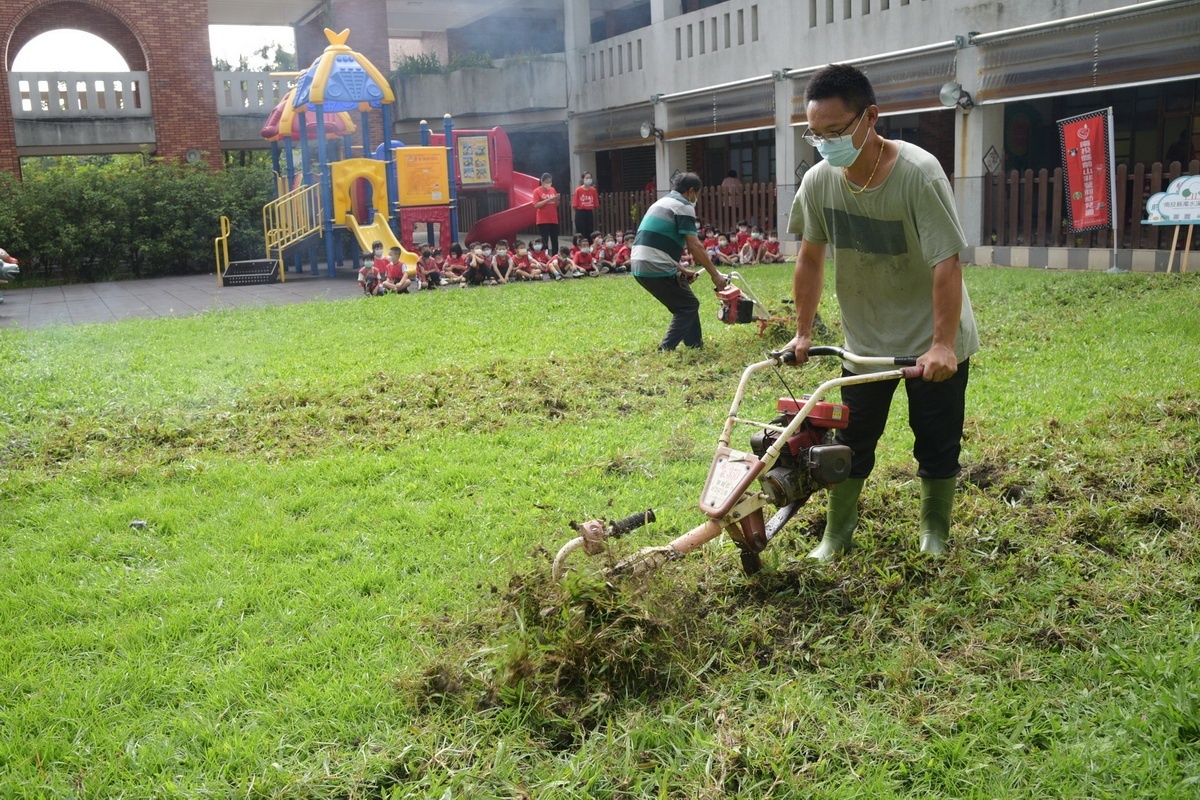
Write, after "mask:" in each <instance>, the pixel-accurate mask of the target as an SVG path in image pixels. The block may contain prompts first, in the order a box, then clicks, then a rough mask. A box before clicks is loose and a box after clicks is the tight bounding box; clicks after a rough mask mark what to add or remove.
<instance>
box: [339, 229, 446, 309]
mask: <svg viewBox="0 0 1200 800" xmlns="http://www.w3.org/2000/svg"><path fill="white" fill-rule="evenodd" d="M371 248H372V252H370V253H364V254H363V265H362V269H360V270H359V271H358V285H359V286H361V287H362V290H363V292H364V293H365V294H367V295H370V296H378V295H382V294H405V293H407V294H415V293H416V292H419V291H421V290H422V289H436V288H437V287H439V286H442V285H443V284H444V283H445V278H443V271H442V266H441V263H440V262H441V260H442V259H441V255H442V251H441V250H435V249H431V248H430V247H428V246H424V247H422V248H421V256H420V258H419V259H418V260H417V267H416V271H415V272H414V273H413V274H411V275H410V274H409V273H408V268H407V267H406V266H405V264H404V262H402V261H401V260H400V248H399V247H393V248H391V249H390V250H388V254H387V258H384V257H383V242H374V243H372V245H371Z"/></svg>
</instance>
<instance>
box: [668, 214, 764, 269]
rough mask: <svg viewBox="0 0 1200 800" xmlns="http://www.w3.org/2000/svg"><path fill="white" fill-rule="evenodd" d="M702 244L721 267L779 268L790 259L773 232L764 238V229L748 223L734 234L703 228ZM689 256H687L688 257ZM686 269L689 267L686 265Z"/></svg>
mask: <svg viewBox="0 0 1200 800" xmlns="http://www.w3.org/2000/svg"><path fill="white" fill-rule="evenodd" d="M699 236H700V241H701V242H703V243H704V249H705V250H707V251H708V257H709V258H711V259H712V262H713V264H715V265H716V266H718V267H721V266H726V267H735V266H738V265H741V264H779V263H782V262H784V261H786V260H787V259H786V258H785V257H784V255H783V253H780V252H779V237H778V236H776V235H775V231H771V232H770V233H768V234H767V235H766V236H765V237H764V236H763V230H762V228H760V227H758V226H757V225H754V226H751V225H749V224H747V223H746V221H745V220H741V221H739V222H738V224H737V230H736V231H735V232H732V233H725V232H723V231H718V230H717V229H716V228H715V227H713V226H712V225H704V226H702V227H701V228H700V234H699ZM685 255H686V253H685ZM685 266H687V265H686V264H685Z"/></svg>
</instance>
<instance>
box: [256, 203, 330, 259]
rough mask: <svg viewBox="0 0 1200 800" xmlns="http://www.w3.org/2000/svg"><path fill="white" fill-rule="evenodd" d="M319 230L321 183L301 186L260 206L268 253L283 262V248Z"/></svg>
mask: <svg viewBox="0 0 1200 800" xmlns="http://www.w3.org/2000/svg"><path fill="white" fill-rule="evenodd" d="M320 232H321V186H320V184H313V185H311V186H301V187H300V188H299V189H296V190H294V191H291V192H288V193H287V194H285V195H282V196H281V197H279V198H278V199H276V200H272V201H271V202H269V203H267V204H266V205H265V206H263V236H264V238H265V239H266V244H267V257H268V258H271V257H278V259H279V264H280V266H281V268H282V265H283V251H284V250H285V249H286V248H288V247H290V246H291V245H293V244H295V243H296V242H299V241H301V240H302V239H304V238H305V237H307V236H310V235H312V234H313V233H320Z"/></svg>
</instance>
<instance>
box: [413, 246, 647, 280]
mask: <svg viewBox="0 0 1200 800" xmlns="http://www.w3.org/2000/svg"><path fill="white" fill-rule="evenodd" d="M632 249H633V234H632V233H630V234H628V235H627V236H626V237H625V241H624V242H623V243H622V244H621V246H619V247H618V246H617V240H616V237H615V236H603V235H601V234H600V233H595V234H593V240H592V241H589V240H588V238H587V237H584V236H577V237H576V238H575V243H574V245H573V246H571V247H562V248H560V249H559V252H558V253H550V252H547V250H546V248H545V246H544V245H543V243H542V241H541V240H540V239H538V240H534V241H532V242H523V241H520V240H518V241H516V242H515V243H514V246H513V248H511V249H510V248H509V243H508V240H506V239H501V240H500V241H498V242H496V249H495V251H493V250H492V245H491V244H490V243H488V242H471V243H470V244H468V245H467V248H466V250H463V248H462V247H460V246H459V245H458V244H457V243H456V244H452V245H450V252H449V254H448V255H447V256H446V257H445V258H442V257H441V251H439V250H434V251H433V253H432V259H433V265H434V266H435V267H436V268H437V270H438V272H439V273H440V276H441V280H442V283H443V284H455V283H457V284H463V285H466V286H495V285H498V284H502V283H512V282H514V281H536V280H543V281H549V280H555V281H560V280H562V279H563V278H582V277H583V276H585V275H601V274H604V273H608V272H627V271H628V270H629V257H630V251H631V250H632ZM419 272H420V268H419V266H418V274H419Z"/></svg>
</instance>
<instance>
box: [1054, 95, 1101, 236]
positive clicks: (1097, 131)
mask: <svg viewBox="0 0 1200 800" xmlns="http://www.w3.org/2000/svg"><path fill="white" fill-rule="evenodd" d="M1111 111H1112V109H1108V108H1106V109H1104V110H1102V111H1092V112H1091V113H1088V114H1080V115H1079V116H1078V117H1069V118H1067V119H1060V120H1059V121H1058V139H1059V143H1060V144H1061V145H1062V156H1063V175H1064V176H1065V178H1066V181H1065V186H1066V191H1067V216H1068V219H1070V221H1071V231H1072V232H1074V233H1078V232H1079V231H1093V230H1100V229H1104V228H1111V227H1112V226H1113V196H1112V191H1113V187H1112V178H1113V174H1112V142H1111V140H1110V138H1109V131H1110V130H1111V127H1112V126H1111V125H1110V122H1109V114H1110V112H1111Z"/></svg>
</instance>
